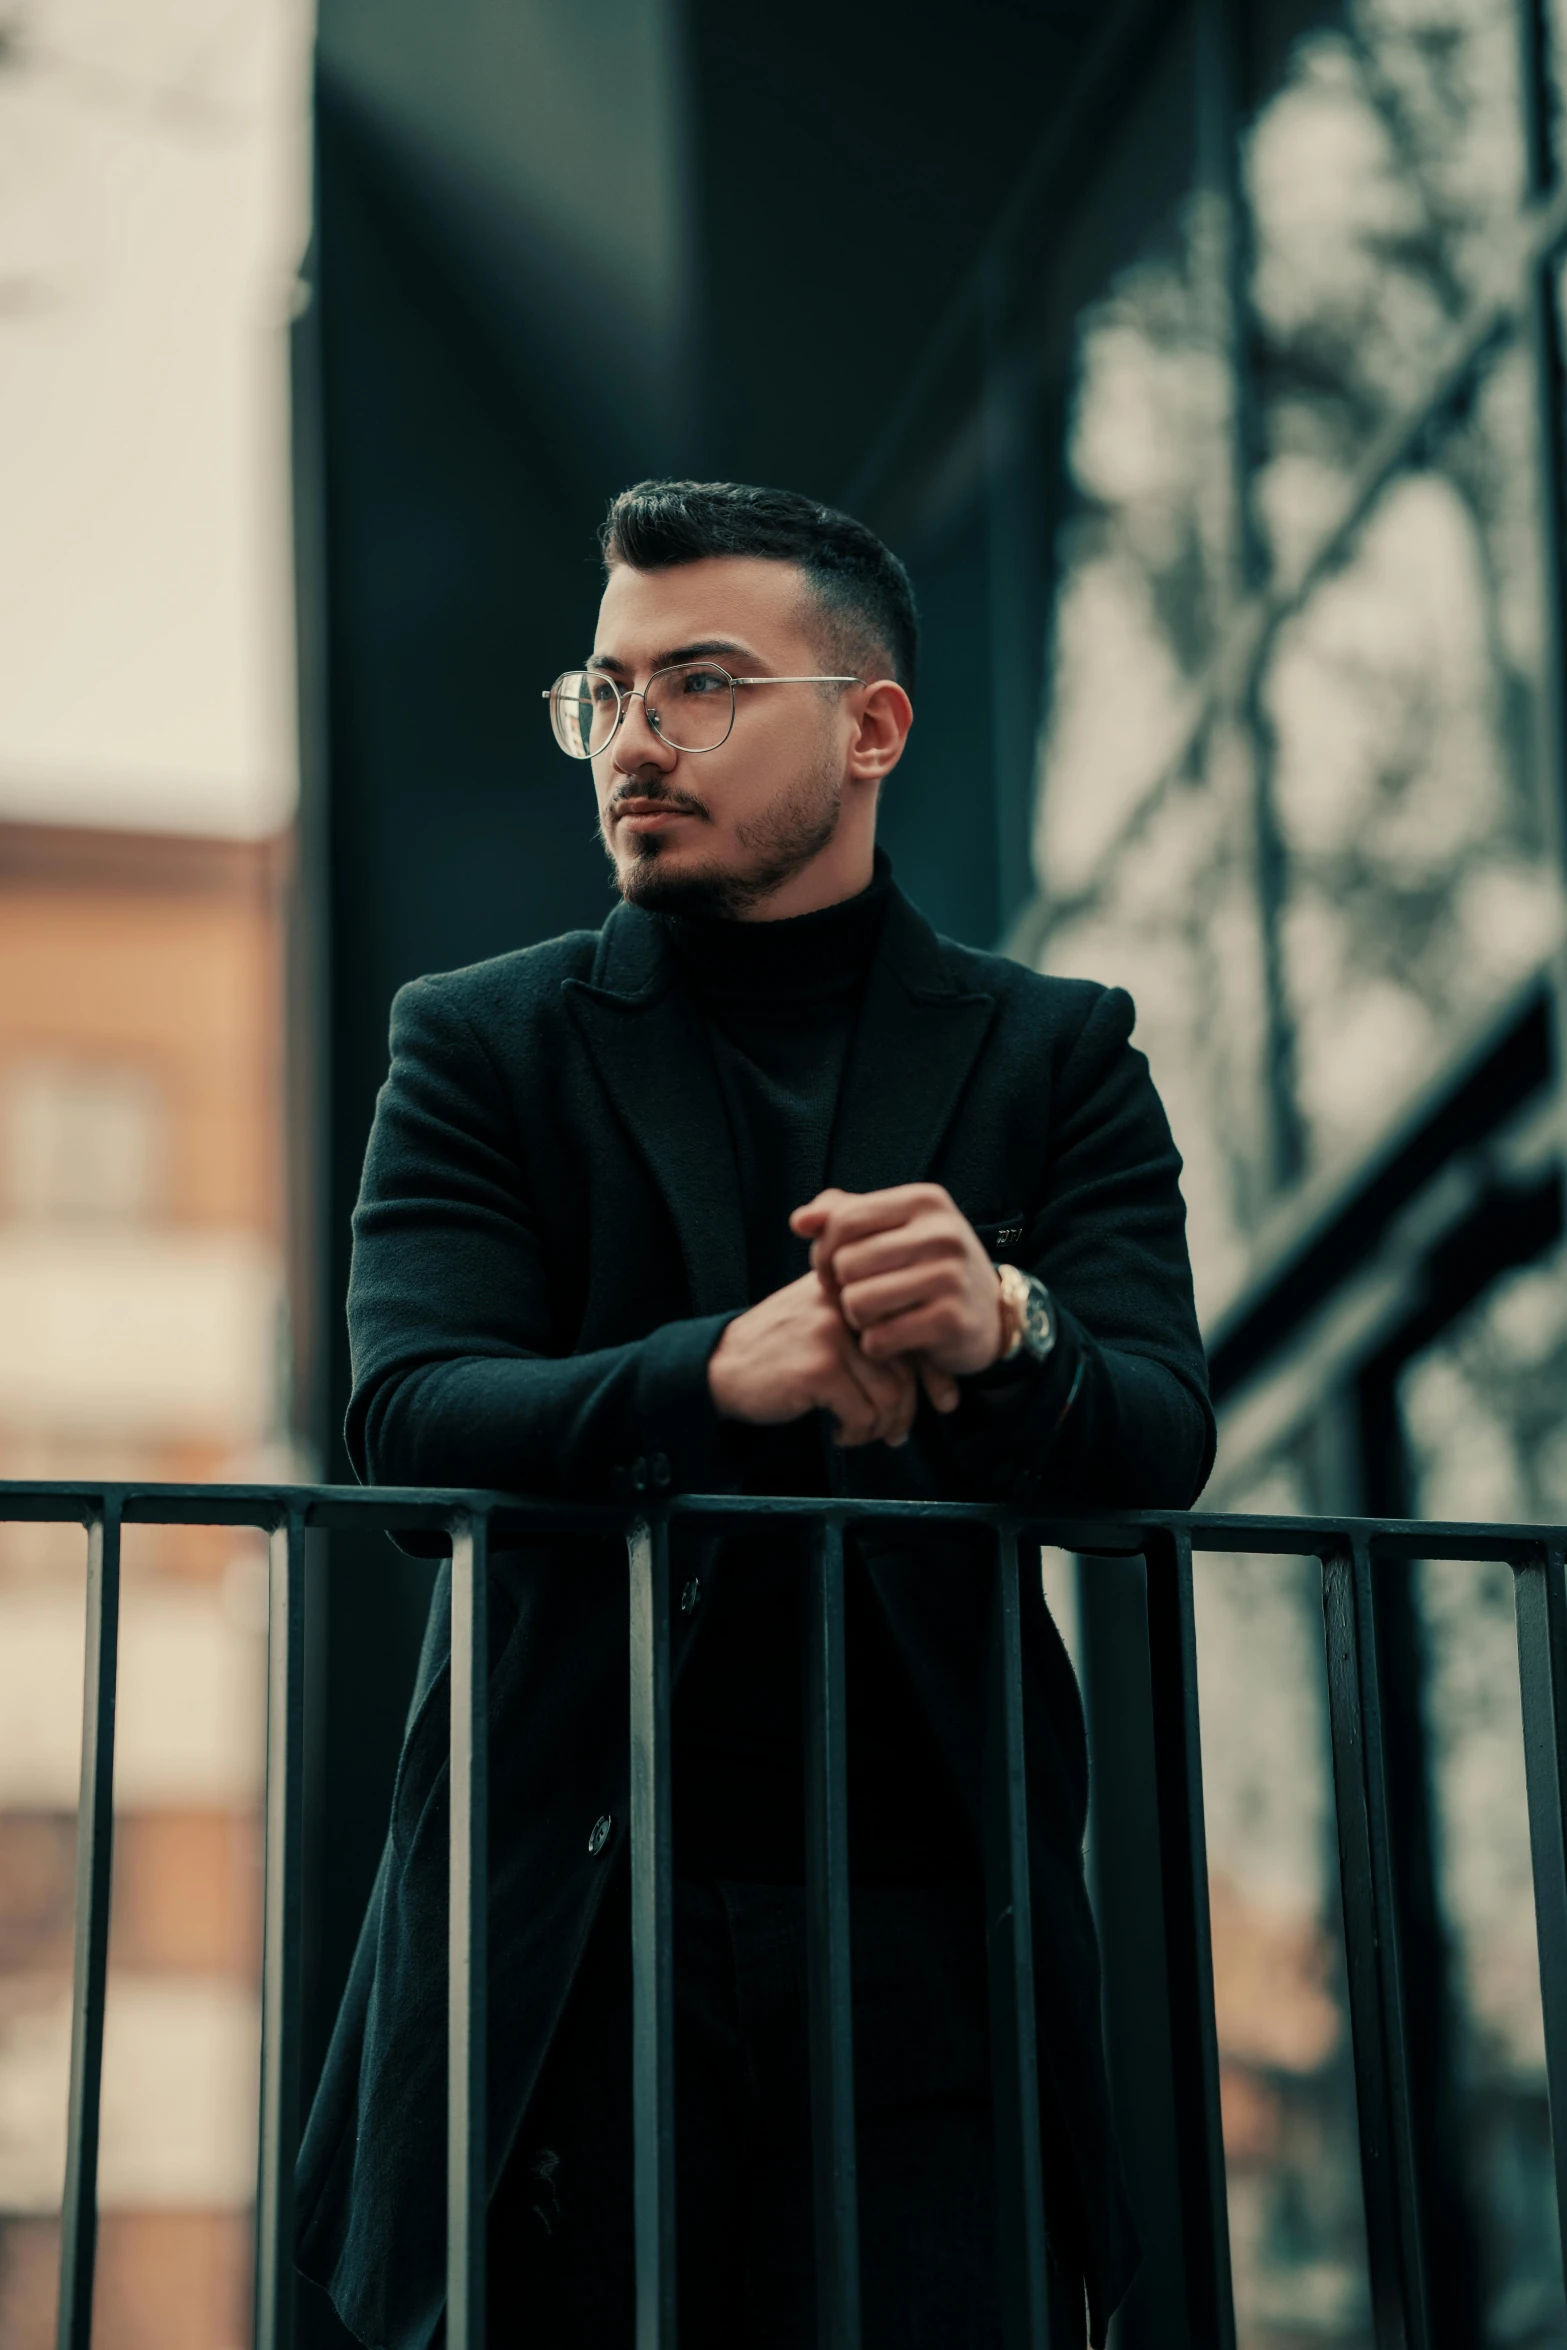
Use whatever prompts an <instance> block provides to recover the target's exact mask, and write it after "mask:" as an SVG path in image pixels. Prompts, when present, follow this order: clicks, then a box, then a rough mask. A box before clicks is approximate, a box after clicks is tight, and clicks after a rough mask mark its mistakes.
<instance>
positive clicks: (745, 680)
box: [542, 661, 865, 759]
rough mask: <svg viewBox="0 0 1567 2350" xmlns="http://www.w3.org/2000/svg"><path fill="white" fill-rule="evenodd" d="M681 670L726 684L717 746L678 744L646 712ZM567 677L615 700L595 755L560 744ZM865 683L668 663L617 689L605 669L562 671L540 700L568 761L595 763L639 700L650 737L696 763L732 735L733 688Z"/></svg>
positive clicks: (651, 713) (715, 665)
mask: <svg viewBox="0 0 1567 2350" xmlns="http://www.w3.org/2000/svg"><path fill="white" fill-rule="evenodd" d="M682 669H710V670H712V671H713V672H714V674H715V675H716V676H719V677H721V678H723V679H724V680H725V681H726V682H727V684H728V687H729V724H728V725H727V726H726V727H725V728H724V731H723V733H722V734H721V735H720V736H719V738H718V740H717V742H716V743H694V744H693V743H677V742H676V741H675V740H674V738H673V737H672V736H670V735H667V734H666V733H665V732H664V729H663V726H662V724H661V723H660V721H659V716H658V713H657V711H656V710H649V709H648V706H647V697H648V695H649V693H650V692H651V690H652V688H653V687H654V686H655V685H656V684H657V682H658V680H659V679H660V678H661V677H673V676H675V675H676V674H677V672H678V671H680V670H682ZM568 677H592V678H593V679H594V680H595V682H597V681H599V680H602V682H603V683H604V684H605V685H607V686H608V687H609V690H610V692H611V693H612V694H613V695H614V697H615V723H614V725H613V726H612V727H611V728H610V730H609V732H608V734H607V735H606V736H605V737H604V740H603V741H602V743H600V745H599V749H598V750H597V751H574V750H572V748H571V747H570V745H569V744H568V743H565V742H562V741H561V731H560V728H559V727H558V726H556V725H555V723H554V715H553V713H554V707H555V699H556V696H557V695H558V694H559V692H560V689H561V687H562V686H563V685H564V684H565V682H566V680H567V678H568ZM864 683H865V680H864V678H863V677H735V676H732V675H731V674H730V672H729V671H728V670H727V669H726V668H725V667H724V665H723V663H722V662H721V661H671V662H670V663H669V665H668V667H667V668H664V669H655V670H654V672H653V674H652V676H651V677H650V678H649V679H648V681H647V684H646V685H643V686H621V685H617V684H616V683H615V680H614V679H613V678H612V677H611V676H610V674H609V672H608V671H607V670H604V669H592V670H589V669H563V670H562V671H561V673H560V675H559V677H557V678H556V680H555V683H554V684H553V685H548V686H546V687H545V688H544V693H543V696H542V699H543V700H545V701H546V702H548V703H549V704H550V707H551V722H550V725H551V732H552V733H553V734H554V737H555V740H556V742H557V743H559V744H560V748H561V749H562V750H563V751H564V752H565V754H566V756H567V758H568V759H596V758H597V757H598V756H599V752H600V751H607V750H608V749H609V746H610V744H611V743H612V742H613V741H614V739H615V737H616V735H617V734H618V733H619V732H620V729H621V727H622V726H623V724H624V723H625V717H626V705H627V704H628V703H629V702H635V701H639V700H640V702H641V704H642V708H643V710H644V712H645V713H646V716H647V722H648V726H649V729H650V730H651V732H652V733H654V734H656V735H657V736H658V739H659V741H660V742H662V743H668V745H669V747H670V749H671V750H672V751H682V752H684V753H685V755H686V756H687V757H688V758H692V759H695V758H700V757H701V755H702V754H703V752H705V751H719V750H722V749H723V746H724V744H725V743H726V742H727V741H728V740H729V737H730V736H731V735H732V734H733V732H734V727H735V687H736V686H737V685H863V684H864Z"/></svg>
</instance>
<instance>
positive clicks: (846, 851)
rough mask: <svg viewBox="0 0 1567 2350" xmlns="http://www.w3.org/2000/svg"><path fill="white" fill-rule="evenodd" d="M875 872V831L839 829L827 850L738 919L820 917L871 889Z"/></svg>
mask: <svg viewBox="0 0 1567 2350" xmlns="http://www.w3.org/2000/svg"><path fill="white" fill-rule="evenodd" d="M875 871H876V835H875V832H874V830H869V831H864V832H862V831H861V829H860V827H859V826H855V827H854V828H853V829H852V831H851V829H850V827H848V826H847V825H842V824H840V826H839V827H838V830H837V831H836V832H835V833H834V834H833V837H832V839H831V840H830V841H829V842H828V843H827V846H826V847H825V848H824V849H820V850H818V851H817V853H816V855H815V856H814V857H813V858H812V859H811V861H810V863H809V864H808V865H804V866H802V867H801V869H800V871H799V872H798V873H792V874H791V875H790V876H789V879H788V880H787V881H785V882H783V883H781V884H780V886H779V887H778V888H777V889H775V890H774V891H772V893H771V894H770V895H769V896H767V897H765V898H759V899H758V900H757V902H756V904H755V905H753V906H747V907H746V908H745V910H744V912H743V913H741V914H739V915H738V916H737V917H736V918H737V920H739V921H741V922H791V921H793V919H794V917H795V916H796V915H797V914H819V913H820V912H821V911H822V909H823V907H824V906H837V905H841V904H842V902H843V900H844V899H845V898H857V897H858V896H859V894H860V892H861V891H862V890H866V889H869V888H870V885H871V881H872V879H873V877H874V874H875Z"/></svg>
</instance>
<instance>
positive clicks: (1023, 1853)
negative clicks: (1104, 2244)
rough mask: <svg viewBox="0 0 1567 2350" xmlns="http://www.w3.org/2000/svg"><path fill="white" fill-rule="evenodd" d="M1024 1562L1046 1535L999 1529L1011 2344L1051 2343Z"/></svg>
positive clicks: (994, 2040) (996, 1684) (993, 1737)
mask: <svg viewBox="0 0 1567 2350" xmlns="http://www.w3.org/2000/svg"><path fill="white" fill-rule="evenodd" d="M1025 1557H1026V1558H1028V1559H1031V1560H1032V1561H1033V1562H1034V1571H1035V1572H1036V1573H1037V1572H1038V1559H1039V1545H1038V1543H1037V1541H1029V1542H1023V1541H1022V1540H1021V1538H1020V1537H1019V1536H1018V1535H1017V1534H1016V1533H1014V1532H1013V1531H1012V1530H1010V1529H1009V1528H1006V1527H998V1528H997V1529H996V1536H995V1589H994V1592H993V1594H992V1599H991V1632H990V1695H989V1706H988V1712H987V1717H986V1723H985V1761H984V1801H985V1943H986V1951H987V1955H988V1959H989V1972H990V2066H991V2083H992V2090H991V2094H992V2099H993V2103H994V2109H995V2136H996V2195H997V2204H998V2216H999V2222H1000V2251H1001V2301H1002V2338H1003V2340H1004V2341H1005V2344H1006V2350H1050V2261H1049V2254H1048V2252H1047V2249H1046V2244H1045V2200H1044V2165H1043V2162H1042V2159H1041V2154H1040V2143H1039V2048H1038V2039H1037V2031H1038V2019H1037V2015H1036V2012H1035V2007H1034V1925H1033V1892H1032V1887H1031V1884H1030V1880H1029V1865H1028V1779H1027V1767H1026V1762H1025V1756H1024V1747H1023V1620H1022V1599H1021V1590H1020V1574H1021V1571H1022V1568H1023V1564H1024V1559H1025Z"/></svg>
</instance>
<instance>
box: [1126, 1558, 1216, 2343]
mask: <svg viewBox="0 0 1567 2350" xmlns="http://www.w3.org/2000/svg"><path fill="white" fill-rule="evenodd" d="M1146 1558H1147V1569H1148V1671H1149V1681H1150V1688H1151V1694H1152V1705H1153V1743H1154V1784H1155V1791H1156V1795H1157V1799H1158V1805H1159V1859H1160V1873H1161V1877H1162V1880H1163V1894H1164V1943H1165V1965H1166V1969H1167V1989H1168V1995H1169V2001H1170V2054H1171V2063H1172V2074H1173V2087H1174V2091H1175V2131H1176V2144H1177V2153H1178V2157H1179V2163H1180V2173H1179V2176H1180V2193H1181V2205H1182V2212H1181V2219H1182V2235H1183V2240H1184V2244H1185V2251H1186V2291H1187V2298H1188V2309H1187V2319H1188V2323H1189V2325H1190V2328H1191V2340H1192V2344H1193V2350H1235V2295H1234V2286H1233V2283H1232V2280H1231V2274H1230V2214H1229V2198H1228V2194H1227V2190H1226V2184H1225V2174H1224V2129H1223V2124H1222V2120H1221V2117H1220V2111H1219V2033H1218V2024H1217V2020H1216V2017H1215V2014H1214V2004H1213V1929H1212V1920H1211V1918H1210V1915H1209V1909H1208V1834H1207V1826H1206V1822H1205V1820H1204V1817H1203V1800H1202V1729H1201V1722H1200V1719H1199V1714H1198V1702H1197V1623H1196V1615H1195V1612H1194V1609H1193V1604H1192V1545H1191V1537H1190V1536H1189V1535H1187V1534H1176V1533H1171V1534H1161V1535H1159V1536H1157V1537H1155V1539H1154V1540H1153V1541H1151V1542H1150V1543H1149V1545H1148V1550H1147V1553H1146Z"/></svg>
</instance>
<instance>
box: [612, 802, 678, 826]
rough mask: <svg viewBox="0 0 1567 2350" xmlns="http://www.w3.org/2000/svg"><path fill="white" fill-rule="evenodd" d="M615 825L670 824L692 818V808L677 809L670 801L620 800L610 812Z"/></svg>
mask: <svg viewBox="0 0 1567 2350" xmlns="http://www.w3.org/2000/svg"><path fill="white" fill-rule="evenodd" d="M611 813H612V816H613V819H614V821H615V822H616V823H617V824H635V825H637V826H645V825H655V824H672V823H674V822H676V821H677V820H678V819H679V818H681V817H689V816H694V815H695V814H696V810H695V809H694V808H679V807H676V806H675V805H674V803H673V802H672V801H670V800H622V801H620V803H619V804H618V806H616V807H615V808H614V809H613V810H612V811H611Z"/></svg>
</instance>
